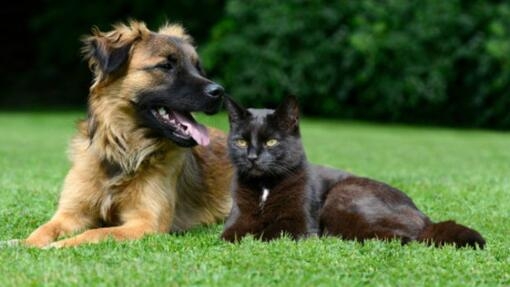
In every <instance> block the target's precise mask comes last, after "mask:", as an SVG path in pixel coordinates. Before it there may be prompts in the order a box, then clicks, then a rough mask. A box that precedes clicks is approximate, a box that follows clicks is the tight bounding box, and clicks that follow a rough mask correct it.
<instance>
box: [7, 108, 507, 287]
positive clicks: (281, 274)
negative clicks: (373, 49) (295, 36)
mask: <svg viewBox="0 0 510 287" xmlns="http://www.w3.org/2000/svg"><path fill="white" fill-rule="evenodd" d="M82 116H83V115H82V114H81V113H0V222H1V225H0V240H7V239H11V238H23V237H25V236H27V235H28V234H29V233H30V232H31V231H32V230H33V229H34V228H36V227H37V226H39V225H40V224H42V223H43V222H45V221H46V220H48V219H49V218H50V217H51V215H52V214H53V212H54V211H55V207H56V202H57V199H58V195H59V192H60V187H61V183H62V179H63V177H64V176H65V174H66V171H67V169H68V167H69V163H68V161H67V159H66V150H67V143H68V141H69V139H70V137H71V135H72V134H73V132H74V123H75V121H76V120H77V119H79V118H81V117H82ZM201 119H202V121H204V122H207V123H208V124H210V125H213V126H217V127H219V128H221V129H224V130H225V129H226V127H227V122H226V121H227V120H226V117H225V115H218V116H215V117H201ZM302 134H303V137H304V142H305V146H306V150H307V152H308V157H309V159H310V160H311V161H313V162H315V163H323V164H327V165H330V166H335V167H339V168H343V169H345V170H348V171H350V172H353V173H356V174H358V175H363V176H369V177H372V178H375V179H378V180H381V181H385V182H387V183H390V184H391V185H393V186H396V187H398V188H400V189H402V190H404V191H406V192H407V193H408V194H409V195H410V196H411V197H412V198H413V199H414V201H415V203H416V204H417V205H418V206H419V207H420V208H421V209H422V210H423V211H424V212H425V213H427V214H428V215H429V216H430V217H431V218H432V219H433V220H445V219H455V220H457V221H459V222H461V223H465V224H467V225H469V226H471V227H473V228H475V229H477V230H479V231H480V232H481V233H482V234H483V235H484V236H485V238H486V239H487V242H488V243H487V247H486V249H485V250H483V251H479V250H478V251H475V250H471V249H459V250H457V249H455V248H453V247H445V248H442V249H436V248H431V247H427V246H424V245H421V244H415V243H413V244H411V245H408V246H400V244H398V243H397V242H379V241H369V242H368V243H366V244H364V245H362V244H359V243H355V242H351V241H342V240H340V239H335V238H327V239H310V240H305V241H301V242H297V243H295V242H292V241H290V240H287V239H282V240H278V241H274V242H271V243H261V242H258V241H255V240H253V239H251V238H248V239H247V240H244V241H243V242H242V243H241V244H238V245H232V244H227V243H224V242H222V241H220V240H219V239H218V235H219V233H220V232H221V229H222V226H221V225H217V226H211V227H202V228H197V229H194V230H191V231H190V232H188V233H185V234H183V235H172V234H164V235H155V236H149V237H146V238H144V239H142V240H139V241H135V242H125V243H115V242H112V241H108V242H104V243H101V244H97V245H86V246H81V247H78V248H71V249H62V250H37V249H30V248H24V247H0V286H39V285H45V286H97V285H100V286H183V285H194V286H268V285H281V286H364V285H370V286H509V285H510V259H509V257H510V256H509V255H510V239H509V235H510V221H509V219H510V134H509V133H498V132H487V131H460V130H454V129H440V128H423V127H420V128H418V127H407V126H395V125H373V124H362V123H351V122H341V121H324V120H318V119H306V118H305V119H304V121H303V123H302Z"/></svg>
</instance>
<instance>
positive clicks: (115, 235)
mask: <svg viewBox="0 0 510 287" xmlns="http://www.w3.org/2000/svg"><path fill="white" fill-rule="evenodd" d="M155 181H156V179H154V180H152V181H151V180H150V179H149V180H147V181H145V184H144V186H141V185H140V183H137V184H134V185H133V186H130V187H127V188H126V189H125V190H124V191H123V192H124V193H131V195H130V196H128V197H126V198H128V199H127V200H125V201H122V202H120V203H119V204H120V206H119V209H120V211H119V218H120V221H121V222H122V223H121V225H119V226H113V227H104V228H96V229H90V230H87V231H85V232H83V233H81V234H78V235H76V236H74V237H71V238H67V239H63V240H60V241H57V242H54V243H52V244H51V245H50V247H56V248H59V247H70V246H77V245H80V244H84V243H98V242H101V241H103V240H106V239H108V238H112V239H114V240H118V241H121V240H133V239H139V238H141V237H143V236H144V235H146V234H154V233H167V232H169V231H170V226H171V224H172V219H173V216H174V210H175V192H173V189H174V188H175V187H168V186H167V187H165V186H164V185H163V184H157V182H155ZM165 189H167V190H165ZM168 189H171V190H170V191H169V190H168Z"/></svg>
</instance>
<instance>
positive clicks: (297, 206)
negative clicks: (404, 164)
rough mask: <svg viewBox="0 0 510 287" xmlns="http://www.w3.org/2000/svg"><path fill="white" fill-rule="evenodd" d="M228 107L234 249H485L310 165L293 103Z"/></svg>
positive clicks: (381, 188) (386, 195)
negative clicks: (374, 241) (251, 242)
mask: <svg viewBox="0 0 510 287" xmlns="http://www.w3.org/2000/svg"><path fill="white" fill-rule="evenodd" d="M225 104H226V107H227V110H228V112H229V122H230V133H229V138H228V146H229V155H230V158H231V161H232V163H233V165H234V167H235V170H236V174H235V177H234V179H233V186H232V195H233V199H234V202H233V206H232V210H231V213H230V215H229V217H228V219H227V222H226V224H225V227H224V230H223V233H222V235H221V237H222V238H223V239H224V240H227V241H231V242H235V241H238V240H239V239H241V238H242V237H244V236H246V235H248V234H251V235H253V236H255V237H256V238H260V239H262V240H271V239H275V238H277V237H280V236H281V235H283V234H286V235H288V236H290V237H292V238H294V239H299V238H303V237H307V236H311V235H335V236H340V237H342V238H345V239H354V240H360V241H363V240H365V239H371V238H378V239H400V240H401V241H402V243H407V242H409V241H413V240H416V241H422V242H426V243H429V244H434V245H436V246H440V245H443V244H455V245H456V246H457V247H463V246H471V247H474V248H476V246H477V245H478V246H479V247H480V248H483V247H484V245H485V240H484V239H483V237H482V236H481V235H480V234H479V233H478V232H477V231H475V230H473V229H470V228H468V227H465V226H463V225H460V224H457V223H455V222H454V221H445V222H440V223H433V222H432V221H431V220H430V219H429V218H428V217H427V216H426V215H425V214H423V213H422V212H421V211H420V210H418V208H417V207H416V206H415V204H414V203H413V201H412V200H411V199H410V198H409V197H408V196H407V195H405V194H404V193H403V192H401V191H399V190H397V189H395V188H393V187H391V186H389V185H386V184H384V183H381V182H377V181H375V180H372V179H368V178H362V177H357V176H355V175H351V174H348V173H346V172H343V171H340V170H335V169H330V168H326V167H322V166H316V165H312V164H310V163H308V161H307V159H306V155H305V152H304V149H303V145H302V143H301V136H300V132H299V109H298V104H297V101H296V99H295V98H293V97H288V98H287V99H285V100H284V102H283V103H282V104H281V105H280V106H279V107H278V108H277V109H276V110H268V109H244V108H242V107H241V106H239V105H238V104H237V103H235V102H234V101H233V100H232V99H228V98H227V99H226V103H225Z"/></svg>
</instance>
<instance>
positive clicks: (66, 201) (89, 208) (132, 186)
mask: <svg viewBox="0 0 510 287" xmlns="http://www.w3.org/2000/svg"><path fill="white" fill-rule="evenodd" d="M82 41H83V49H82V52H83V56H84V59H85V60H87V61H88V63H89V67H90V69H91V71H92V73H93V75H94V79H93V81H92V85H91V87H90V91H89V98H88V108H89V112H88V117H87V119H86V120H84V121H82V122H80V123H79V124H78V126H77V134H76V135H75V136H74V137H73V139H72V140H71V143H70V160H71V162H72V165H71V168H70V170H69V172H68V174H67V175H66V178H65V180H64V184H63V188H62V191H61V194H60V200H59V203H58V207H57V210H56V212H55V214H54V215H53V217H52V218H51V219H50V220H49V221H48V222H47V223H45V224H43V225H42V226H40V227H39V228H37V229H36V230H35V231H33V232H32V233H31V234H30V236H28V238H26V239H24V240H21V242H22V243H24V244H26V245H28V246H33V247H39V248H49V247H55V248H60V247H70V246H77V245H80V244H84V243H97V242H101V241H103V240H106V239H108V238H113V239H114V240H136V239H139V238H142V237H143V236H145V235H147V234H157V233H167V232H171V231H185V230H187V229H189V228H191V227H194V226H197V225H201V224H213V223H217V222H220V221H221V220H223V219H224V218H225V217H226V216H227V214H228V212H229V211H230V207H231V198H230V193H229V192H230V191H229V184H230V180H231V177H232V167H231V165H230V162H229V159H228V156H227V151H226V136H225V134H224V133H223V132H222V131H220V130H217V129H213V128H206V127H205V126H203V125H201V124H199V123H198V122H196V121H195V119H194V118H193V116H192V114H191V113H193V112H203V113H205V114H209V115H210V114H214V113H216V112H218V111H219V109H220V108H221V105H222V101H223V100H222V98H223V96H224V89H223V87H221V86H220V85H219V84H217V83H214V82H213V81H211V80H210V79H208V78H206V76H205V74H204V70H203V69H202V67H201V65H200V60H199V57H198V55H197V52H196V50H195V48H194V46H193V43H192V39H191V37H190V36H189V35H188V34H187V33H186V31H185V30H184V28H183V27H182V26H180V25H177V24H164V25H163V26H162V27H160V29H159V30H158V31H157V32H156V31H152V30H149V29H148V28H147V26H146V25H145V23H144V22H141V21H136V20H132V21H129V22H127V23H118V24H115V25H113V26H112V30H111V31H108V32H102V31H100V30H99V29H98V28H93V29H92V33H91V34H90V35H88V36H86V37H84V38H83V39H82Z"/></svg>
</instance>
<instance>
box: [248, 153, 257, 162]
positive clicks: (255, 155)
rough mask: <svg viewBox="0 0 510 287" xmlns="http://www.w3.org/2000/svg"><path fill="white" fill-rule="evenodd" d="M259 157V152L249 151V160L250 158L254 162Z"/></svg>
mask: <svg viewBox="0 0 510 287" xmlns="http://www.w3.org/2000/svg"><path fill="white" fill-rule="evenodd" d="M257 158H258V156H257V154H253V153H249V154H248V160H250V161H251V162H252V163H253V162H254V161H256V160H257Z"/></svg>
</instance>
